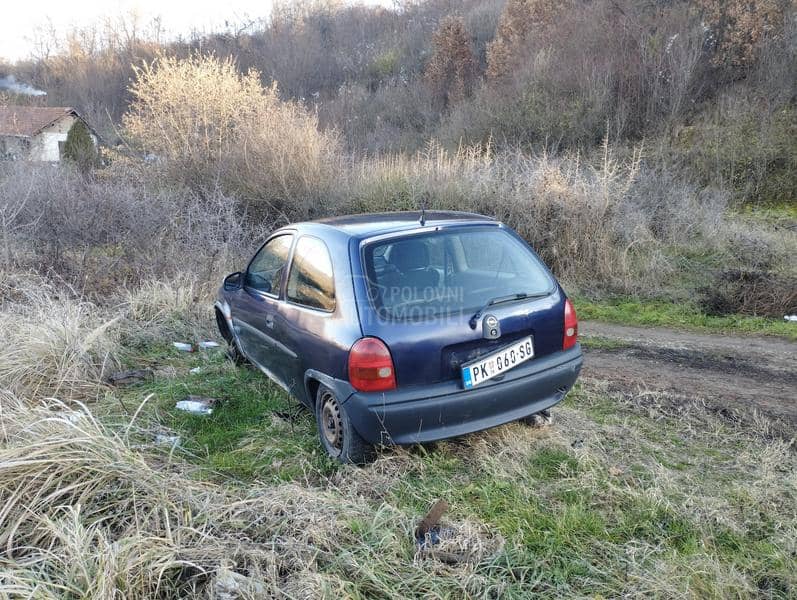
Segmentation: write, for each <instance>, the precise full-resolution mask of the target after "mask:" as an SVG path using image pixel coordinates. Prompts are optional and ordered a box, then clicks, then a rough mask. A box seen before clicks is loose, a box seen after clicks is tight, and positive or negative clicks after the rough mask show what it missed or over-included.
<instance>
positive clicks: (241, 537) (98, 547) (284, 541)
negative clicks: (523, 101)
mask: <svg viewBox="0 0 797 600" xmlns="http://www.w3.org/2000/svg"><path fill="white" fill-rule="evenodd" d="M0 424H1V425H2V428H1V429H0V431H2V437H0V475H1V476H0V522H2V525H3V526H2V532H3V533H2V534H1V535H0V544H1V545H2V547H3V551H2V552H0V565H2V567H3V572H4V575H3V576H2V577H0V593H6V594H11V593H12V592H13V593H18V594H23V595H26V594H34V595H35V594H39V595H41V596H42V597H62V596H63V595H64V594H66V595H71V596H77V597H84V598H85V597H92V598H110V597H113V596H114V594H116V593H118V592H120V591H123V592H124V594H125V597H128V598H151V597H155V596H157V597H186V596H201V597H213V596H214V593H215V594H217V593H218V591H219V590H220V589H222V588H224V587H225V585H226V584H225V582H226V581H227V580H228V579H229V571H230V570H231V569H232V570H234V572H237V573H238V574H239V575H238V581H239V582H240V583H241V585H242V587H243V588H248V590H249V593H242V594H241V595H240V596H237V595H234V596H233V597H264V596H266V597H287V598H298V597H319V593H320V595H321V596H324V597H337V596H336V595H335V591H336V590H337V591H340V592H343V591H344V590H347V589H349V584H348V583H347V582H346V580H345V579H344V577H347V573H348V576H349V577H351V576H354V574H355V573H356V574H357V577H358V578H360V579H361V582H367V581H369V580H371V586H370V587H371V589H373V591H374V592H375V593H376V595H379V596H381V597H391V598H400V597H403V593H402V592H401V591H400V590H395V589H391V588H390V587H389V586H388V581H386V579H387V578H391V577H399V576H400V578H402V579H403V578H404V577H406V581H405V582H404V587H405V589H409V588H411V586H412V585H414V584H417V583H418V580H419V578H420V577H421V576H422V575H423V572H424V571H427V573H426V575H428V574H429V573H428V568H429V567H424V566H423V565H418V566H415V567H413V566H412V556H413V550H412V546H411V544H410V543H409V542H408V540H409V539H410V538H409V535H408V534H409V531H411V528H412V517H411V516H410V515H407V514H405V513H402V512H401V511H398V510H397V509H396V508H395V507H393V506H390V505H387V504H383V505H382V506H379V507H376V510H374V508H375V507H373V506H371V505H369V503H368V502H367V501H366V500H365V499H364V498H362V497H358V496H356V495H351V494H348V493H347V492H346V491H345V490H341V489H337V488H334V487H330V488H328V489H320V488H313V487H305V486H301V485H296V484H284V485H281V486H265V487H264V486H260V485H257V484H255V485H253V486H251V487H249V488H248V489H245V490H233V489H228V488H225V487H222V486H217V485H211V484H204V483H201V482H199V481H197V480H195V479H193V478H192V469H191V467H189V466H187V465H185V464H168V463H166V462H165V461H164V460H163V458H162V457H158V456H157V455H155V454H153V453H151V452H147V451H146V450H144V451H143V452H142V451H141V450H140V449H139V448H140V444H141V441H142V438H143V436H144V435H145V434H146V431H143V430H141V429H139V428H138V427H136V426H135V425H133V424H128V425H126V426H124V427H121V428H119V429H118V430H110V429H108V428H106V427H105V426H103V425H102V424H100V423H99V422H98V421H97V420H96V419H95V418H94V417H93V416H92V414H91V413H90V411H89V410H88V409H87V408H86V407H81V408H80V409H79V410H77V411H74V410H71V409H68V408H67V407H66V406H65V405H64V404H62V403H59V402H55V401H53V402H49V403H44V404H39V405H38V406H36V407H31V406H30V404H28V403H26V402H23V401H22V400H20V399H18V398H17V397H14V396H11V395H7V394H6V395H4V396H3V398H2V413H0ZM354 523H359V524H360V527H358V528H354V527H353V524H354ZM361 528H364V529H361ZM454 531H455V532H457V534H458V535H457V536H456V541H455V542H452V543H451V544H450V546H451V547H449V548H448V550H454V549H456V550H458V551H460V552H467V553H468V556H469V557H470V560H471V561H472V562H471V563H467V564H466V565H464V566H460V567H458V568H457V569H456V570H457V572H458V573H460V574H461V575H465V576H466V579H467V574H468V573H469V572H472V570H473V566H472V564H473V563H479V562H480V561H484V560H489V559H490V558H491V557H492V556H493V555H494V554H495V552H496V551H497V550H498V549H499V548H500V543H499V544H496V543H495V542H494V541H491V540H493V539H494V536H492V535H491V534H490V533H489V532H488V531H486V529H485V528H484V527H483V526H480V525H476V524H473V523H472V522H467V521H463V522H460V523H454ZM373 535H378V536H379V537H378V538H374V539H369V538H370V536H373ZM402 563H404V566H403V567H402V566H400V565H401V564H402ZM419 566H420V570H419ZM321 570H324V571H327V572H326V573H321V572H319V571H321ZM397 571H400V572H397ZM241 574H245V577H246V578H245V579H244V578H241ZM386 576H387V577H386ZM449 576H450V575H449ZM449 584H450V582H449ZM366 587H369V586H368V585H367V584H366ZM344 595H345V593H344Z"/></svg>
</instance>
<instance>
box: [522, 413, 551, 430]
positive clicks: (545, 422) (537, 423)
mask: <svg viewBox="0 0 797 600" xmlns="http://www.w3.org/2000/svg"><path fill="white" fill-rule="evenodd" d="M520 422H521V423H525V424H526V425H528V426H529V427H536V428H542V427H550V426H551V425H553V415H552V414H551V411H550V410H547V409H546V410H541V411H540V412H538V413H535V414H533V415H530V416H528V417H523V418H522V419H520Z"/></svg>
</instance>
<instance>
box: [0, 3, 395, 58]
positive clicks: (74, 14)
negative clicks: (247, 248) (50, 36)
mask: <svg viewBox="0 0 797 600" xmlns="http://www.w3.org/2000/svg"><path fill="white" fill-rule="evenodd" d="M363 3H365V4H385V5H390V4H392V3H391V2H390V1H389V0H363ZM2 4H3V5H4V6H3V7H2V10H1V11H0V13H2V16H1V17H0V58H4V59H6V60H11V61H14V60H19V59H23V58H27V57H29V56H30V55H31V53H32V52H33V51H34V41H35V39H36V30H37V29H40V28H49V26H50V24H51V25H52V28H53V29H55V31H56V33H58V34H59V35H63V33H64V32H65V31H66V30H68V29H70V28H71V27H75V26H77V27H84V26H87V25H90V24H92V23H95V22H97V21H99V20H101V19H103V18H106V17H112V18H114V17H117V16H119V15H129V14H131V13H136V14H138V15H139V17H140V18H141V20H142V21H143V22H145V23H146V22H150V21H151V20H152V19H153V18H155V17H160V18H161V23H162V28H163V30H164V31H165V32H166V34H167V36H169V37H175V36H177V35H188V34H190V33H191V32H192V31H214V30H221V29H224V27H225V21H227V22H232V23H240V22H244V20H245V19H258V18H261V17H266V16H268V13H269V10H270V8H271V0H190V1H186V0H71V1H70V0H4V2H3V3H2Z"/></svg>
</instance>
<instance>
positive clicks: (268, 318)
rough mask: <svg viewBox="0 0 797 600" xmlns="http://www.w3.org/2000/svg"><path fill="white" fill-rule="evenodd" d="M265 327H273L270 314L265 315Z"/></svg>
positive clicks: (272, 319) (272, 318)
mask: <svg viewBox="0 0 797 600" xmlns="http://www.w3.org/2000/svg"><path fill="white" fill-rule="evenodd" d="M266 327H268V328H269V329H274V317H273V316H271V315H266Z"/></svg>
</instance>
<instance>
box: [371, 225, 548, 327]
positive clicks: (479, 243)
mask: <svg viewBox="0 0 797 600" xmlns="http://www.w3.org/2000/svg"><path fill="white" fill-rule="evenodd" d="M364 260H365V269H366V274H367V277H368V281H369V289H370V295H371V301H372V302H373V305H374V308H375V309H376V310H377V312H378V313H379V314H380V315H382V316H385V317H389V318H394V319H395V318H399V319H423V318H432V317H436V316H444V315H452V314H455V313H461V312H475V311H477V310H479V309H480V308H482V307H484V306H485V305H486V304H488V303H489V302H490V301H493V300H496V299H502V300H503V299H506V298H507V297H509V296H515V295H521V294H523V295H527V296H539V295H544V294H547V293H550V292H552V291H553V289H554V282H553V280H552V278H551V276H550V275H549V274H548V272H547V270H546V269H545V268H544V267H543V266H542V264H541V263H540V261H539V259H538V258H537V257H536V256H535V255H534V254H533V253H532V252H530V251H529V250H528V248H527V247H526V246H525V245H524V244H522V243H521V242H520V241H519V240H517V239H516V238H515V237H514V236H512V235H511V234H509V233H508V232H507V231H505V230H503V229H499V228H497V227H490V228H480V229H474V228H467V229H453V230H442V231H440V230H436V231H433V232H430V233H428V234H420V235H417V234H416V235H412V236H407V237H402V238H398V239H396V238H392V239H389V240H384V241H379V242H374V243H371V244H368V245H366V246H365V249H364Z"/></svg>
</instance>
